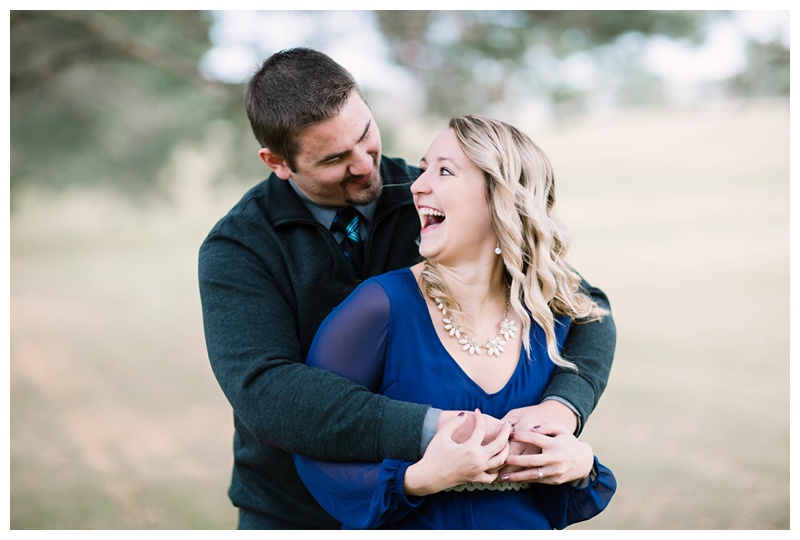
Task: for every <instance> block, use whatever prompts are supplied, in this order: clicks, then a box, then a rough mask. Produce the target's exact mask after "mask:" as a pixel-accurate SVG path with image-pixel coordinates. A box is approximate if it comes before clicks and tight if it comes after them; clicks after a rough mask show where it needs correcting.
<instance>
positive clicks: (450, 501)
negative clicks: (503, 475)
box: [294, 268, 616, 529]
mask: <svg viewBox="0 0 800 540" xmlns="http://www.w3.org/2000/svg"><path fill="white" fill-rule="evenodd" d="M557 321H558V322H557V324H556V334H557V338H558V344H559V347H561V345H562V344H563V342H564V340H565V339H566V335H567V333H568V331H569V324H570V321H569V318H568V317H559V318H558V319H557ZM433 324H434V323H433V321H431V317H430V315H429V312H428V308H427V305H426V303H425V299H424V298H423V296H422V293H421V292H420V290H419V287H418V285H417V282H416V280H415V278H414V275H413V274H412V273H411V270H410V269H409V268H404V269H401V270H396V271H394V272H389V273H387V274H383V275H381V276H377V277H374V278H371V279H369V280H367V281H365V282H364V283H362V284H361V285H360V286H359V287H358V288H357V289H356V290H355V291H354V292H353V294H351V295H350V296H349V297H348V298H347V299H346V300H345V301H344V302H343V303H342V304H341V305H340V306H339V307H337V308H336V309H335V310H334V311H333V312H332V313H331V315H330V316H328V318H327V319H326V320H325V321H324V322H323V323H322V326H321V327H320V329H319V332H318V333H317V336H316V338H315V339H314V343H313V345H312V347H311V350H310V352H309V355H308V360H307V363H308V364H309V365H312V366H317V367H322V368H325V369H328V370H331V371H334V372H336V373H339V374H340V375H343V376H345V377H347V378H349V379H351V380H354V381H355V382H357V383H359V384H362V385H364V386H366V387H367V388H369V389H370V390H372V391H373V392H375V393H379V394H383V395H385V396H388V397H390V398H393V399H398V400H404V401H411V402H416V403H427V404H430V405H432V406H433V407H437V408H440V409H449V410H474V409H476V408H477V409H480V410H481V412H483V413H486V414H490V415H492V416H494V417H496V418H502V417H503V416H505V414H506V413H507V412H508V411H510V410H512V409H516V408H519V407H525V406H529V405H535V404H537V403H539V402H540V401H541V398H542V393H543V391H544V389H545V387H546V386H547V382H548V380H549V378H550V375H551V373H552V371H553V367H554V365H553V363H552V362H551V361H550V359H549V357H548V355H547V350H546V345H545V336H544V331H543V330H542V329H541V328H540V327H539V326H537V325H533V328H532V329H531V336H530V341H531V349H532V350H531V360H530V361H529V360H528V359H527V357H526V356H525V353H524V350H523V351H522V353H521V354H520V359H519V362H518V363H517V367H516V370H515V371H514V373H513V375H512V376H511V378H510V379H509V381H508V382H507V383H506V385H505V386H504V387H503V388H502V389H501V390H499V391H498V392H496V393H493V394H488V393H487V392H485V391H484V390H483V389H482V388H481V387H480V386H478V385H477V384H476V383H475V382H474V381H473V380H472V379H470V378H469V377H468V376H467V374H466V373H465V372H464V371H463V370H462V369H461V367H460V366H459V365H458V364H457V363H456V361H455V360H454V359H453V358H452V356H450V354H449V353H448V352H447V350H446V349H445V348H444V346H443V345H442V343H441V341H440V340H439V337H438V335H437V333H436V330H435V328H434V326H433ZM483 354H484V355H485V354H486V352H485V351H483ZM484 358H485V360H486V361H487V362H491V361H492V360H491V358H490V357H488V356H484ZM354 414H357V411H355V412H354ZM294 459H295V463H296V465H297V470H298V472H299V473H300V477H301V478H302V480H303V482H304V483H305V485H306V486H307V487H308V489H309V490H310V491H311V493H312V494H313V495H314V497H315V498H316V500H317V501H318V502H319V503H320V504H321V505H322V507H323V508H324V509H325V510H326V511H327V512H328V513H330V514H331V515H332V516H333V517H334V518H336V519H337V520H339V521H340V522H341V523H342V524H343V527H344V528H348V529H367V528H393V529H394V528H400V529H563V528H564V527H566V526H568V525H570V524H572V523H576V522H578V521H583V520H586V519H589V518H591V517H593V516H595V515H597V514H598V513H600V512H601V511H602V510H603V509H604V508H605V507H606V505H607V504H608V502H609V500H610V499H611V496H612V495H613V494H614V491H615V490H616V480H615V478H614V475H613V474H612V473H611V471H610V470H609V469H608V468H606V467H605V466H603V465H601V464H600V463H599V462H598V461H597V459H595V471H596V472H597V476H596V478H594V480H593V481H591V482H589V483H588V485H587V486H585V487H580V488H579V487H576V486H573V485H571V484H566V485H561V486H549V485H540V484H531V485H530V486H529V487H528V488H527V489H519V490H515V489H509V490H505V491H494V490H473V491H470V490H463V491H447V492H441V493H436V494H433V495H428V496H426V497H414V496H406V495H405V494H404V492H403V479H404V475H405V471H406V469H407V468H408V466H409V465H411V463H409V462H402V461H396V460H384V461H383V462H382V463H335V462H323V461H315V460H311V459H308V458H304V457H301V456H295V458H294Z"/></svg>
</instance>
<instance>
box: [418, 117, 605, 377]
mask: <svg viewBox="0 0 800 540" xmlns="http://www.w3.org/2000/svg"><path fill="white" fill-rule="evenodd" d="M449 127H450V128H452V129H453V131H455V134H456V137H457V139H458V143H459V145H460V146H461V149H462V150H463V151H464V153H465V154H466V155H467V157H468V158H469V159H470V160H471V161H472V162H473V163H474V164H475V165H477V166H478V168H480V169H481V170H482V171H483V173H484V175H485V177H486V187H487V197H488V201H489V209H490V212H491V214H492V223H493V226H494V231H495V234H496V235H497V239H498V242H499V245H500V248H501V250H502V257H503V263H504V264H505V269H506V279H507V281H508V283H509V287H510V303H511V307H512V309H513V310H514V312H515V313H516V314H517V316H519V318H520V320H521V321H522V339H523V344H524V347H525V351H526V354H527V356H528V358H530V352H531V346H530V339H529V336H530V327H531V324H532V322H536V323H537V324H538V325H539V326H541V327H542V328H543V329H544V332H545V336H546V340H547V351H548V354H549V356H550V359H551V360H552V361H553V363H555V364H556V365H558V366H562V367H568V368H572V369H576V370H577V367H576V366H575V364H573V363H572V362H570V361H569V360H567V359H565V358H563V357H562V356H561V354H559V351H558V347H557V344H556V337H555V318H554V316H553V314H554V313H555V314H558V315H569V316H570V317H571V318H572V319H573V321H576V322H587V321H590V320H596V319H600V318H601V317H602V316H603V315H604V314H605V313H606V311H605V310H603V309H602V308H600V307H599V306H598V305H597V304H596V303H595V302H594V301H592V299H591V298H590V297H589V296H588V295H587V294H585V293H584V292H581V290H580V282H581V278H580V276H579V275H578V274H577V273H576V272H575V271H574V270H572V268H570V267H569V265H567V263H566V261H565V256H566V253H567V248H568V242H567V238H566V233H565V230H564V228H563V227H562V225H561V224H560V223H559V221H558V219H557V218H556V215H555V212H554V206H555V191H554V187H555V186H554V179H553V169H552V167H551V165H550V161H549V160H548V159H547V156H546V155H545V154H544V152H542V150H541V149H540V148H539V147H538V146H536V145H535V144H534V143H533V141H532V140H531V139H530V138H529V137H528V136H527V135H525V134H524V133H522V132H521V131H519V130H518V129H516V128H515V127H513V126H511V125H508V124H506V123H504V122H500V121H497V120H493V119H490V118H486V117H484V116H480V115H468V116H460V117H455V118H453V119H451V120H450V124H449ZM422 286H423V292H425V293H426V294H427V295H428V296H429V297H431V298H442V299H444V300H445V301H446V302H447V303H448V305H449V306H451V307H452V308H454V309H450V311H456V312H458V310H460V306H458V303H457V302H456V301H455V300H454V299H453V298H452V295H451V294H450V293H449V291H448V288H447V285H446V284H445V282H444V280H443V279H442V277H441V275H440V274H439V272H438V270H437V268H436V264H435V263H434V262H433V261H426V268H425V269H424V271H423V272H422ZM526 307H527V309H526ZM528 310H530V315H529V313H528Z"/></svg>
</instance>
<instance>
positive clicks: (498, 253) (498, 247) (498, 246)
mask: <svg viewBox="0 0 800 540" xmlns="http://www.w3.org/2000/svg"><path fill="white" fill-rule="evenodd" d="M494 252H495V253H496V254H497V255H500V254H501V253H502V252H503V250H502V249H500V244H499V243H498V244H497V247H496V248H494Z"/></svg>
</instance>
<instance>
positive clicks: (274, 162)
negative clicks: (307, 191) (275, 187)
mask: <svg viewBox="0 0 800 540" xmlns="http://www.w3.org/2000/svg"><path fill="white" fill-rule="evenodd" d="M258 157H260V158H261V161H263V162H264V163H265V164H266V165H267V167H269V168H270V169H272V172H274V173H275V175H276V176H277V177H278V178H280V179H281V180H288V179H289V178H291V177H292V170H291V169H290V168H289V165H288V164H287V163H286V160H285V159H283V158H282V157H281V156H279V155H278V154H273V153H272V151H271V150H270V149H269V148H262V149H261V150H259V151H258Z"/></svg>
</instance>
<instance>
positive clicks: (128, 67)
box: [10, 11, 241, 202]
mask: <svg viewBox="0 0 800 540" xmlns="http://www.w3.org/2000/svg"><path fill="white" fill-rule="evenodd" d="M211 22H212V21H211V19H210V17H209V15H208V14H206V13H203V12H176V11H108V12H102V11H12V12H11V17H10V30H11V48H10V53H11V70H10V71H11V73H10V75H11V81H10V102H11V135H12V136H11V189H12V202H13V193H14V190H15V188H18V187H19V186H21V185H23V184H25V185H38V186H44V187H49V188H59V187H64V186H68V185H72V184H106V185H111V186H113V187H116V188H118V189H120V190H123V191H125V192H127V193H129V194H136V193H142V192H148V191H150V190H151V189H150V188H152V187H154V186H156V185H157V172H158V171H159V169H160V168H161V167H162V166H163V165H164V163H165V162H166V161H167V160H168V159H169V156H170V153H171V151H172V150H173V148H174V147H175V146H176V145H178V144H181V143H185V142H187V141H188V140H191V139H192V138H200V137H201V136H202V134H203V132H204V127H205V126H207V125H208V124H209V122H211V121H212V120H214V119H219V118H221V117H230V116H232V115H240V114H241V88H240V87H235V86H227V85H222V84H220V83H215V82H212V81H208V80H205V79H203V78H202V77H201V76H200V75H199V72H198V69H197V65H198V61H199V59H200V58H201V56H202V55H203V54H204V53H205V52H206V51H207V50H208V49H209V48H210V46H211V44H210V42H209V37H208V35H209V34H208V32H209V28H210V25H211Z"/></svg>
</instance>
